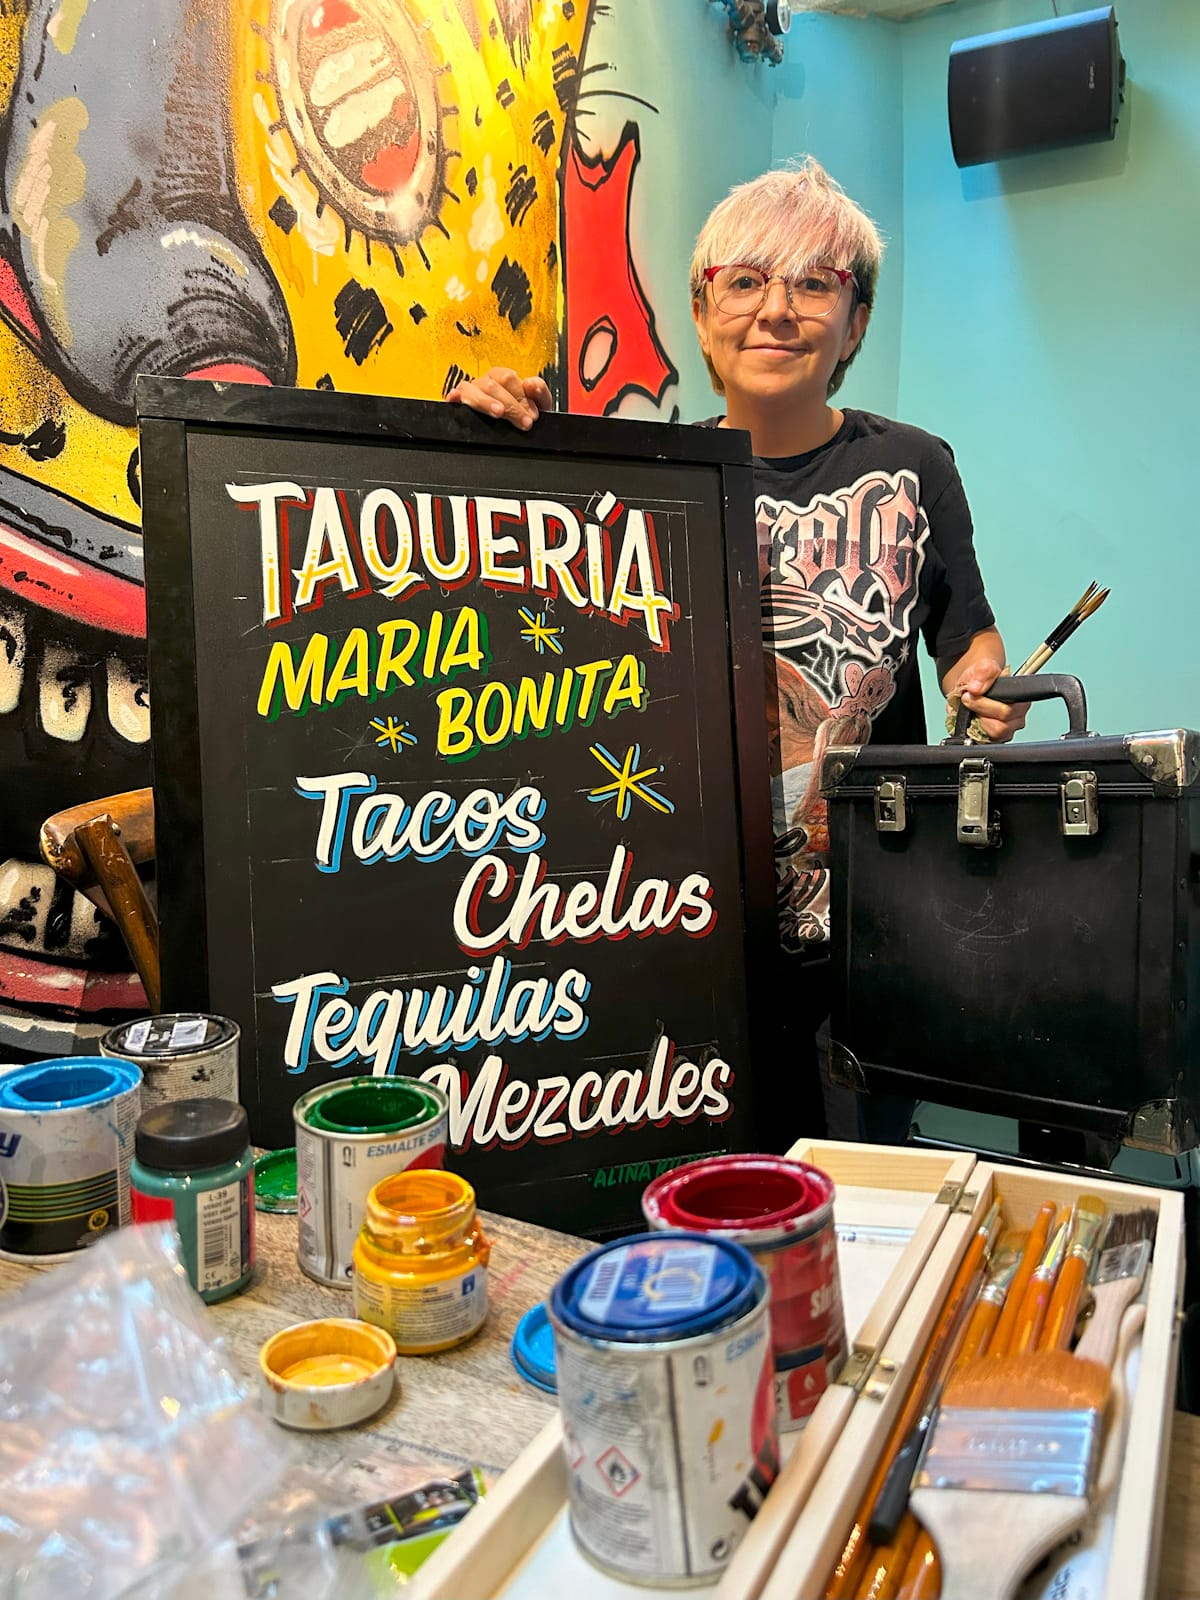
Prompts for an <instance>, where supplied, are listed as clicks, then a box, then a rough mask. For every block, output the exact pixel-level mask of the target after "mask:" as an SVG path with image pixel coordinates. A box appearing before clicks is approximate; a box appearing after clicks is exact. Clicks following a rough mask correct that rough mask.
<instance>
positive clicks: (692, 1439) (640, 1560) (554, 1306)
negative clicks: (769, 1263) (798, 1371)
mask: <svg viewBox="0 0 1200 1600" xmlns="http://www.w3.org/2000/svg"><path fill="white" fill-rule="evenodd" d="M768 1300H769V1291H768V1289H767V1284H766V1280H765V1278H764V1276H763V1273H762V1271H761V1269H760V1268H759V1267H758V1265H757V1264H756V1263H755V1261H754V1259H753V1257H752V1256H751V1255H750V1253H749V1252H748V1251H747V1250H744V1249H743V1248H742V1246H741V1245H739V1244H736V1243H735V1242H733V1241H732V1240H727V1239H720V1238H713V1237H705V1236H702V1235H700V1234H694V1233H652V1234H640V1235H635V1236H634V1237H632V1238H628V1239H619V1240H617V1241H616V1242H615V1243H613V1244H608V1245H604V1246H602V1247H601V1248H600V1249H598V1250H593V1251H592V1253H591V1254H590V1255H587V1256H585V1257H584V1258H583V1260H582V1261H579V1262H577V1263H576V1264H575V1265H574V1266H573V1267H572V1268H570V1270H569V1271H568V1272H567V1273H566V1274H565V1275H564V1276H563V1277H562V1278H561V1279H560V1280H559V1282H558V1283H557V1284H556V1285H555V1288H554V1291H553V1293H552V1295H551V1299H550V1318H551V1323H552V1326H553V1329H554V1358H555V1367H556V1372H557V1381H558V1399H559V1408H560V1410H561V1412H562V1421H563V1439H564V1446H563V1448H564V1451H565V1453H566V1460H567V1494H568V1503H569V1507H570V1516H571V1529H572V1532H573V1533H574V1536H575V1540H576V1543H577V1544H578V1545H579V1548H580V1549H581V1550H582V1551H583V1553H584V1554H585V1555H586V1556H587V1557H588V1559H589V1560H590V1561H591V1562H593V1563H594V1565H596V1566H598V1567H600V1568H601V1569H602V1570H603V1571H605V1572H608V1573H610V1574H612V1575H613V1576H614V1577H617V1578H621V1579H625V1580H628V1581H631V1582H633V1583H638V1584H651V1585H657V1586H660V1587H665V1588H684V1587H690V1586H692V1585H697V1584H703V1583H709V1582H711V1581H712V1580H713V1579H715V1578H716V1577H717V1576H718V1575H719V1574H720V1572H721V1571H722V1569H723V1568H724V1567H725V1566H726V1565H728V1562H729V1560H730V1557H731V1556H732V1555H733V1552H734V1550H735V1549H736V1548H737V1546H738V1544H739V1543H740V1542H741V1539H742V1537H743V1535H744V1534H745V1532H746V1530H747V1528H748V1527H749V1525H750V1521H751V1519H752V1518H753V1516H754V1515H755V1513H756V1512H757V1510H758V1508H759V1506H760V1505H761V1504H762V1501H763V1498H764V1496H765V1495H766V1492H767V1490H768V1489H769V1488H770V1486H771V1484H772V1483H773V1482H774V1480H775V1476H776V1474H777V1473H778V1470H779V1437H778V1427H777V1421H776V1414H775V1403H774V1400H775V1394H774V1385H773V1376H774V1373H773V1365H772V1360H771V1335H770V1323H769V1317H768V1309H767V1308H768Z"/></svg>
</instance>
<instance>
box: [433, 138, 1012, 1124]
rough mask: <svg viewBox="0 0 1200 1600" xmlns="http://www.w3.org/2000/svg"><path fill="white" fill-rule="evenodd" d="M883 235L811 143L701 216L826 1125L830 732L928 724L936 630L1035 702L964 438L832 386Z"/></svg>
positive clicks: (520, 386)
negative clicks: (968, 470)
mask: <svg viewBox="0 0 1200 1600" xmlns="http://www.w3.org/2000/svg"><path fill="white" fill-rule="evenodd" d="M882 256H883V245H882V242H881V240H880V237H879V233H878V231H877V229H876V228H875V225H874V223H873V222H872V221H871V219H870V218H869V217H868V216H867V215H866V214H865V212H863V211H862V210H861V208H860V207H858V206H857V205H855V203H854V202H853V201H852V200H851V199H850V198H849V197H848V196H847V195H846V194H845V193H844V192H843V191H842V189H841V188H840V187H839V186H838V184H836V183H835V182H834V181H833V180H832V179H831V178H830V177H829V175H828V174H827V173H826V172H825V170H824V169H823V168H822V167H821V166H820V165H819V164H818V163H817V162H816V161H814V160H812V159H811V158H810V159H807V160H805V161H804V162H802V163H801V164H800V165H799V166H798V167H796V168H794V169H790V170H786V171H777V172H768V173H766V174H764V175H763V176H762V177H760V178H757V179H755V180H754V181H753V182H751V183H745V184H742V185H740V186H739V187H738V188H736V189H734V190H733V191H732V193H731V194H730V195H729V196H728V197H727V198H726V199H725V200H723V201H722V202H721V203H720V205H718V206H717V208H716V209H715V211H713V213H712V215H711V216H710V217H709V219H708V221H707V222H706V223H705V225H704V227H703V229H702V230H701V233H700V237H699V239H698V240H697V243H696V250H695V255H694V257H693V260H692V271H691V294H692V315H693V318H694V320H695V324H696V333H697V336H698V337H699V340H700V348H701V351H702V352H703V355H704V359H705V362H706V364H707V366H708V370H709V374H710V376H711V378H712V383H713V388H714V389H715V390H716V392H717V393H718V394H719V395H722V396H723V397H724V399H725V414H724V416H721V417H717V418H713V419H711V421H710V425H711V426H715V427H728V428H744V429H745V430H747V431H748V432H749V434H750V438H751V443H752V446H753V450H754V456H755V461H754V469H755V498H756V506H757V528H758V550H759V572H760V577H761V582H762V606H763V630H764V644H765V646H766V650H767V662H768V697H769V705H768V725H769V728H770V733H771V756H772V800H773V809H774V819H775V847H776V865H777V876H778V883H779V912H780V945H781V950H782V951H783V952H786V954H787V956H788V957H790V958H791V959H789V960H781V963H780V968H779V975H778V982H779V992H780V995H781V1010H783V1009H786V1012H787V1023H788V1031H789V1033H790V1035H791V1037H792V1038H793V1039H794V1041H795V1046H796V1050H797V1053H798V1055H799V1057H800V1060H801V1066H800V1070H799V1073H798V1076H797V1081H796V1100H797V1105H798V1108H799V1110H798V1113H797V1115H798V1116H799V1117H802V1119H803V1127H804V1129H805V1131H806V1132H807V1131H809V1130H812V1129H813V1127H814V1122H815V1121H816V1120H817V1118H818V1116H819V1114H820V1107H821V1104H822V1100H821V1095H820V1092H819V1079H818V1077H817V1069H816V1052H815V1047H814V1045H813V1042H812V1041H813V1035H814V1033H815V1030H816V1027H817V1025H818V1024H819V1022H820V1020H821V1018H822V1017H823V1016H824V1015H825V1014H826V1013H827V1011H828V1005H827V1001H826V995H827V965H828V963H827V959H826V951H827V941H828V936H829V897H828V882H827V872H826V866H825V860H826V851H827V849H828V836H827V834H826V830H825V816H824V805H823V803H822V802H821V800H820V798H819V794H818V788H817V775H818V772H819V766H820V757H821V754H822V752H823V750H824V748H825V746H826V745H827V744H829V743H837V742H856V743H861V742H862V741H863V740H864V739H865V738H867V737H868V736H870V735H872V734H873V736H874V737H875V738H876V739H878V740H881V741H883V742H886V743H899V744H904V743H917V744H923V743H924V742H925V737H926V735H925V718H924V708H923V705H922V701H921V684H920V676H919V673H918V669H917V660H916V652H915V645H916V642H917V635H918V633H923V634H924V637H925V641H926V644H927V646H928V648H929V650H930V652H931V653H932V654H933V655H934V656H935V657H936V658H937V663H938V675H939V679H940V682H941V684H942V687H943V689H944V690H945V692H946V694H947V695H948V696H957V695H961V696H962V699H963V701H964V703H965V704H966V705H967V706H969V707H970V709H971V710H972V711H973V712H974V713H975V715H976V716H977V717H978V718H979V720H980V722H981V724H982V728H983V731H984V732H985V733H986V734H987V735H988V736H989V737H990V738H991V739H993V740H1006V739H1010V738H1011V737H1012V735H1013V733H1014V732H1015V731H1016V730H1017V729H1018V728H1019V727H1021V726H1022V725H1023V724H1024V720H1025V713H1026V710H1027V708H1026V707H1025V706H1009V705H1004V704H1002V703H1000V702H999V701H996V700H992V699H989V698H988V694H987V691H988V690H989V689H990V688H991V685H992V683H993V682H994V681H995V679H996V678H997V677H998V676H999V675H1000V674H1001V672H1002V671H1003V668H1004V659H1005V658H1004V645H1003V642H1002V640H1001V638H1000V634H999V633H998V632H997V630H996V627H995V621H994V618H993V615H992V611H991V608H990V606H989V605H988V603H987V598H986V596H985V594H984V588H983V580H982V578H981V577H980V573H979V567H978V564H977V562H976V559H975V551H974V544H973V537H972V528H971V516H970V512H969V510H968V507H967V501H966V496H965V494H964V493H963V487H962V483H961V481H960V479H959V476H958V472H957V470H956V469H955V466H954V458H953V455H952V453H951V451H950V447H949V446H948V445H947V444H946V443H945V442H944V441H942V440H940V439H937V438H934V437H933V436H932V435H930V434H927V433H924V432H922V431H921V430H920V429H919V428H912V427H908V426H906V425H905V424H903V423H897V422H891V421H889V420H887V419H886V418H884V417H879V416H875V415H873V414H871V413H869V412H863V411H854V410H842V409H840V408H839V407H836V406H834V405H831V404H830V401H831V399H832V397H833V395H834V394H836V392H837V390H838V388H839V386H840V385H841V382H842V379H843V377H844V376H845V373H846V369H847V367H849V365H850V363H851V362H852V361H853V359H854V357H855V355H856V354H857V353H858V350H859V348H860V346H861V345H862V341H863V336H864V334H865V333H866V329H867V323H868V321H869V319H870V315H871V306H872V304H873V302H874V297H875V287H876V282H877V280H878V276H879V267H880V262H881V260H882ZM448 398H449V399H450V400H452V401H455V402H458V403H461V404H464V405H469V406H471V407H472V408H473V409H475V410H477V411H481V412H483V413H485V414H487V415H491V416H494V417H503V418H507V419H508V420H509V421H510V422H512V423H513V424H514V425H515V426H517V427H519V428H523V429H527V428H530V427H532V426H533V424H534V422H535V421H536V419H537V417H538V415H539V414H540V413H541V412H542V411H545V410H548V409H550V407H551V404H552V400H551V395H550V391H549V389H548V388H547V386H546V384H545V383H544V382H543V380H542V379H541V378H520V377H518V375H517V374H516V373H515V372H512V371H509V370H508V369H507V368H493V369H492V370H491V371H490V372H489V373H487V374H486V375H485V376H484V377H482V378H478V379H474V380H471V381H469V382H465V383H461V384H459V385H458V386H457V388H455V389H454V390H452V391H451V393H450V394H449V396H448ZM910 1110H911V1104H910V1103H909V1102H899V1101H896V1100H895V1099H894V1098H893V1097H891V1096H876V1097H874V1098H872V1097H869V1096H868V1097H866V1098H865V1099H864V1100H862V1101H860V1121H861V1123H862V1131H863V1132H864V1133H865V1134H867V1135H869V1136H873V1137H885V1138H896V1139H899V1138H902V1137H903V1136H904V1133H905V1131H906V1129H907V1118H908V1113H909V1111H910ZM791 1125H792V1126H794V1127H798V1126H800V1125H801V1123H800V1122H799V1121H797V1122H795V1123H793V1124H791Z"/></svg>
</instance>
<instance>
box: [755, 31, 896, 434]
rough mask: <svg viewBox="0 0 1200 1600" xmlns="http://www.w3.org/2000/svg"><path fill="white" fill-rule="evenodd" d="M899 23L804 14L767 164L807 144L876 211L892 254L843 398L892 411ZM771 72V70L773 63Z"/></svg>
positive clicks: (782, 75) (784, 70) (782, 77)
mask: <svg viewBox="0 0 1200 1600" xmlns="http://www.w3.org/2000/svg"><path fill="white" fill-rule="evenodd" d="M901 33H902V30H901V29H900V28H898V27H897V26H896V24H895V23H892V22H879V21H876V20H872V19H870V18H867V19H865V20H864V19H857V18H853V17H840V16H839V17H834V16H818V15H815V14H813V13H809V14H807V15H802V16H800V17H798V18H797V19H796V21H795V22H794V23H793V24H792V28H791V31H790V32H789V34H788V36H787V40H786V45H785V50H784V58H783V63H782V65H780V66H779V67H776V68H774V69H773V77H774V84H775V94H776V98H775V116H774V121H773V125H772V144H771V161H770V165H772V166H779V165H781V164H782V163H784V162H785V161H788V160H790V159H791V158H793V157H795V156H797V155H802V154H804V153H805V152H806V151H807V152H809V153H811V154H812V155H814V156H816V158H817V160H818V161H820V162H821V163H822V164H823V165H824V166H825V167H826V169H827V170H828V171H829V172H831V173H832V174H833V176H834V177H835V178H836V179H837V180H838V182H839V183H840V184H841V185H842V187H843V188H844V189H845V190H846V192H847V193H848V194H850V195H852V196H853V197H854V199H855V200H857V201H858V203H859V205H861V206H862V207H863V208H864V209H865V210H866V211H868V212H869V213H870V214H871V216H872V217H873V218H874V219H875V222H876V223H877V224H878V226H879V228H880V230H881V231H882V233H883V235H884V239H885V242H886V244H887V254H886V255H885V257H884V266H883V272H882V274H881V275H880V280H879V292H878V295H877V297H876V302H875V309H874V311H873V313H872V316H871V326H870V328H869V329H868V332H867V337H866V339H865V340H864V342H863V346H862V350H861V353H860V354H859V356H858V357H857V359H856V360H855V362H854V365H853V366H852V367H851V369H850V372H849V375H848V376H847V378H846V381H845V384H844V386H843V388H842V390H841V392H840V394H839V397H838V398H839V399H840V400H844V401H845V402H846V404H847V405H852V406H860V407H862V408H863V409H865V410H868V411H881V412H883V414H884V415H885V416H895V415H896V414H897V409H898V406H899V378H900V370H899V363H900V342H901V310H902V301H903V284H904V250H905V239H904V161H903V140H902V139H901V137H900V127H901V118H902V116H903V109H904V108H903V97H902V82H901V71H902V58H901ZM768 70H772V69H768Z"/></svg>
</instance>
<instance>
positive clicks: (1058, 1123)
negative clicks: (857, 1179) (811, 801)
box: [821, 674, 1200, 1166]
mask: <svg viewBox="0 0 1200 1600" xmlns="http://www.w3.org/2000/svg"><path fill="white" fill-rule="evenodd" d="M993 692H998V693H999V695H1000V696H1001V697H1003V698H1006V699H1009V700H1024V699H1031V698H1036V699H1046V698H1049V697H1052V696H1053V697H1061V698H1062V699H1063V700H1064V701H1065V702H1066V705H1067V710H1068V715H1069V723H1070V727H1069V731H1068V733H1066V734H1065V735H1064V736H1063V737H1062V738H1060V739H1053V740H1041V741H1037V742H1026V743H1020V742H1018V743H1014V744H1008V745H991V744H987V745H973V744H970V743H968V742H967V741H966V739H965V737H964V736H963V734H964V729H965V714H964V715H962V716H960V720H959V732H958V736H957V737H955V738H952V739H949V740H947V741H946V743H944V744H942V745H939V746H929V747H926V746H920V745H912V746H899V745H869V744H868V745H865V746H862V747H861V748H849V747H831V748H829V749H828V750H827V751H826V753H825V756H824V761H823V766H822V773H821V777H822V790H823V793H824V795H825V797H826V799H827V800H828V805H829V834H830V846H831V855H830V865H831V908H830V910H831V915H830V923H831V939H832V945H831V955H832V997H831V1002H832V1003H831V1018H830V1046H829V1051H830V1054H829V1067H830V1074H831V1076H832V1078H833V1079H834V1081H835V1082H839V1083H841V1084H844V1085H846V1086H849V1087H852V1088H855V1089H858V1090H859V1091H864V1090H865V1091H867V1092H871V1091H874V1092H880V1091H884V1092H891V1093H895V1094H901V1095H907V1096H911V1097H912V1098H914V1099H916V1098H920V1099H925V1100H931V1101H935V1102H938V1103H941V1104H944V1105H949V1106H959V1107H963V1108H965V1109H967V1110H971V1111H976V1112H992V1113H996V1114H998V1115H1001V1116H1008V1117H1016V1118H1018V1119H1020V1120H1022V1121H1024V1122H1026V1123H1029V1124H1036V1125H1039V1126H1042V1127H1045V1128H1048V1129H1064V1130H1072V1131H1073V1132H1074V1133H1076V1134H1081V1135H1085V1136H1086V1143H1087V1151H1088V1155H1087V1164H1089V1165H1099V1166H1107V1165H1110V1164H1111V1160H1112V1158H1113V1157H1114V1156H1115V1153H1116V1152H1117V1150H1118V1149H1119V1148H1120V1147H1121V1146H1122V1145H1126V1146H1131V1147H1134V1148H1138V1149H1143V1150H1151V1151H1157V1152H1160V1153H1161V1154H1163V1155H1177V1154H1179V1153H1181V1152H1185V1151H1189V1150H1191V1149H1193V1148H1194V1147H1195V1146H1196V1145H1197V1143H1198V1136H1197V1122H1198V1119H1200V1040H1198V1037H1197V1010H1198V1006H1200V942H1198V941H1197V939H1196V938H1195V937H1194V934H1195V932H1196V927H1197V917H1198V915H1200V883H1198V871H1200V734H1197V733H1193V732H1188V731H1184V730H1180V729H1173V730H1168V731H1164V732H1159V733H1134V734H1126V735H1117V736H1107V735H1106V736H1099V735H1095V734H1091V733H1088V732H1087V731H1086V721H1087V713H1086V705H1085V701H1084V696H1083V690H1082V687H1081V685H1080V684H1079V682H1078V680H1077V679H1074V678H1067V677H1062V676H1058V675H1052V674H1045V675H1040V676H1038V677H1033V678H1019V679H1018V678H1014V679H1006V680H1001V682H1000V684H998V685H997V688H996V691H993Z"/></svg>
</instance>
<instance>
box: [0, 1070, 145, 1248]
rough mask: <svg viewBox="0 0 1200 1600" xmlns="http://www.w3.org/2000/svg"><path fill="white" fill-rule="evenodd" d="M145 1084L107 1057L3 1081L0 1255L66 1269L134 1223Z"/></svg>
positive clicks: (20, 1072) (15, 1073)
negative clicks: (132, 1195)
mask: <svg viewBox="0 0 1200 1600" xmlns="http://www.w3.org/2000/svg"><path fill="white" fill-rule="evenodd" d="M141 1082H142V1075H141V1072H140V1071H139V1070H138V1068H137V1067H136V1066H134V1065H133V1064H132V1063H131V1062H128V1061H108V1060H105V1059H104V1058H103V1057H102V1056H67V1057H64V1058H62V1059H61V1060H53V1061H35V1062H32V1063H31V1064H30V1065H28V1066H24V1067H18V1068H17V1069H16V1070H15V1071H13V1072H6V1073H4V1074H3V1076H0V1256H4V1257H5V1258H6V1259H9V1260H15V1261H68V1260H70V1258H71V1256H72V1255H73V1254H74V1252H75V1251H77V1250H81V1249H83V1248H84V1247H85V1246H86V1245H89V1244H94V1243H95V1241H96V1240H97V1239H98V1238H100V1237H101V1235H102V1234H105V1233H107V1232H108V1231H109V1230H110V1229H112V1228H117V1227H120V1226H121V1225H122V1224H123V1223H127V1222H128V1221H129V1165H130V1162H131V1161H132V1159H133V1134H134V1129H135V1127H136V1126H137V1119H138V1111H139V1107H140V1103H141Z"/></svg>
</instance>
